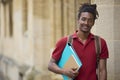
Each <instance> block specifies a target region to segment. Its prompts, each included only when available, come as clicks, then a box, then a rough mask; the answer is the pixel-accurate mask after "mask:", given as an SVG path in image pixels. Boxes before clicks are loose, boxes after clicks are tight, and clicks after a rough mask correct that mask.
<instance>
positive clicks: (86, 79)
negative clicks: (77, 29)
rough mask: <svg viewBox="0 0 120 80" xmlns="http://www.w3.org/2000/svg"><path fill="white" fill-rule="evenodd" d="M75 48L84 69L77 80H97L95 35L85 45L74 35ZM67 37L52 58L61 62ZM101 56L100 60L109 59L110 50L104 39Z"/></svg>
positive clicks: (80, 71) (62, 40) (58, 43)
mask: <svg viewBox="0 0 120 80" xmlns="http://www.w3.org/2000/svg"><path fill="white" fill-rule="evenodd" d="M72 37H73V43H72V44H73V47H74V49H75V51H76V53H77V55H78V56H79V58H80V60H81V61H82V67H81V68H80V70H79V75H78V76H77V77H76V79H75V80H97V79H96V61H97V60H96V50H95V39H94V35H93V34H91V33H90V34H89V36H88V39H87V41H86V43H85V44H83V43H82V42H81V41H80V40H79V39H78V37H77V34H76V33H74V34H73V35H72ZM66 42H67V37H63V38H62V39H60V40H59V41H58V42H57V44H56V47H55V49H54V51H53V53H52V58H54V59H55V60H57V61H59V59H60V57H61V53H62V51H63V49H64V47H65V45H66ZM101 49H102V50H101V54H100V58H104V59H106V58H108V48H107V45H106V42H105V40H104V39H102V38H101Z"/></svg>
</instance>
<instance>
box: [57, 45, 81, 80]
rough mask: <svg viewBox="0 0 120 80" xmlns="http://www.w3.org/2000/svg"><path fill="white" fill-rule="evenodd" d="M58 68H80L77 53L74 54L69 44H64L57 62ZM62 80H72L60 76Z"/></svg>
mask: <svg viewBox="0 0 120 80" xmlns="http://www.w3.org/2000/svg"><path fill="white" fill-rule="evenodd" d="M58 66H59V67H60V68H77V69H78V70H79V68H80V67H81V66H82V62H81V60H80V59H79V57H78V55H77V53H76V52H75V50H74V48H73V47H72V45H70V44H69V43H67V44H66V46H65V48H64V50H63V53H62V56H61V58H60V60H59V62H58ZM62 76H63V79H64V80H72V79H71V78H69V77H68V76H66V75H62Z"/></svg>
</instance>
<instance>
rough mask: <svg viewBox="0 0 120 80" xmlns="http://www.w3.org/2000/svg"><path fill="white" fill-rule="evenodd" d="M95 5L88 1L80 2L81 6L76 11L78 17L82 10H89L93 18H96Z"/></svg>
mask: <svg viewBox="0 0 120 80" xmlns="http://www.w3.org/2000/svg"><path fill="white" fill-rule="evenodd" d="M96 7H97V5H96V4H90V3H84V4H82V6H81V7H80V8H79V11H78V19H79V18H80V16H81V13H82V12H89V13H91V14H93V16H94V20H95V19H97V18H98V16H99V14H98V11H97V9H96Z"/></svg>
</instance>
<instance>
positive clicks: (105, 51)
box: [100, 39, 109, 59]
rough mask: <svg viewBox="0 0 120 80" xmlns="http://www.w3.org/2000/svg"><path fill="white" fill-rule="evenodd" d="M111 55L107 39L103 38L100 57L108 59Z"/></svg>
mask: <svg viewBox="0 0 120 80" xmlns="http://www.w3.org/2000/svg"><path fill="white" fill-rule="evenodd" d="M108 57H109V52H108V47H107V44H106V41H105V40H104V39H101V54H100V58H103V59H106V58H108Z"/></svg>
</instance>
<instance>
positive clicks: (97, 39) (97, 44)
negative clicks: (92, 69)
mask: <svg viewBox="0 0 120 80" xmlns="http://www.w3.org/2000/svg"><path fill="white" fill-rule="evenodd" d="M94 37H95V48H96V55H97V68H98V64H99V60H100V53H101V40H100V37H99V36H97V35H95V36H94Z"/></svg>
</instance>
